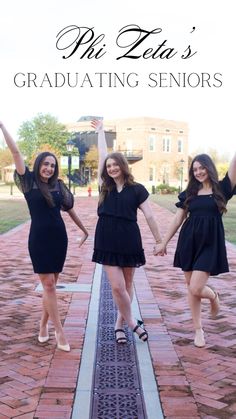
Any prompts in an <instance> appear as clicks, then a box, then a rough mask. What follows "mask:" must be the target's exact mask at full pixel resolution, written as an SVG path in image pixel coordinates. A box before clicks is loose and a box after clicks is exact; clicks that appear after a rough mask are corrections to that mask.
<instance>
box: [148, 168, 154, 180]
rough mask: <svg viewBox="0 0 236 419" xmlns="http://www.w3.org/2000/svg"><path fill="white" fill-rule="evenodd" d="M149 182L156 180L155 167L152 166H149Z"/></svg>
mask: <svg viewBox="0 0 236 419" xmlns="http://www.w3.org/2000/svg"><path fill="white" fill-rule="evenodd" d="M148 179H149V182H155V167H153V166H150V167H149V177H148Z"/></svg>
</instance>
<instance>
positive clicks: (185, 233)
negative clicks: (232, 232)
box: [154, 154, 236, 347]
mask: <svg viewBox="0 0 236 419" xmlns="http://www.w3.org/2000/svg"><path fill="white" fill-rule="evenodd" d="M235 185H236V155H235V156H234V158H233V159H232V161H231V163H230V166H229V170H228V173H227V174H226V176H225V177H224V179H223V180H221V181H219V180H218V174H217V171H216V167H215V165H214V163H213V161H212V160H211V158H210V157H209V156H208V155H207V154H199V155H198V156H196V157H195V158H194V159H193V161H192V163H191V166H190V169H189V182H188V185H187V188H186V190H185V191H184V192H181V193H180V195H179V202H177V203H176V207H177V211H176V214H175V216H174V218H173V221H172V223H171V225H170V227H169V229H168V231H167V233H166V235H165V237H164V239H163V242H162V243H161V244H159V245H157V246H156V248H155V250H154V254H156V255H161V256H163V255H164V254H166V246H167V243H168V242H169V241H170V240H171V238H172V237H173V236H174V234H175V233H176V232H177V230H178V228H179V227H180V226H181V224H182V223H183V221H184V223H183V225H182V228H181V230H180V234H179V238H178V243H177V248H176V252H175V257H174V266H176V267H180V268H181V269H182V270H183V271H184V276H185V280H186V283H187V289H188V300H189V305H190V309H191V312H192V318H193V325H194V328H195V338H194V344H195V346H197V347H203V346H205V337H204V331H203V329H202V320H201V299H202V298H206V299H208V300H209V301H210V304H211V315H212V317H213V318H215V317H216V316H217V314H218V312H219V308H220V303H219V295H218V293H217V292H216V291H214V290H213V289H212V288H211V287H210V286H209V285H207V281H208V278H209V276H210V275H218V274H220V273H224V272H228V270H229V267H228V261H227V255H226V247H225V236H224V227H223V222H222V215H223V214H224V213H225V212H226V205H227V201H228V200H229V199H230V198H231V197H232V196H233V194H235V192H236V190H235Z"/></svg>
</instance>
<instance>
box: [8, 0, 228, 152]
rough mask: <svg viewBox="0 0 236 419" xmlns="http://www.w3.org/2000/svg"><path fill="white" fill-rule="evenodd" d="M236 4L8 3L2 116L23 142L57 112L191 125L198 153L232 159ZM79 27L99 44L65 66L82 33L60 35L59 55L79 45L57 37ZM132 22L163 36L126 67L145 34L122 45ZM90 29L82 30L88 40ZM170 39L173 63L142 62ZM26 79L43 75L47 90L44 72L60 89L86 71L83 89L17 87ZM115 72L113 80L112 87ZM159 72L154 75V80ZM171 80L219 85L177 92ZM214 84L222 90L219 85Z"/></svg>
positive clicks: (71, 117)
mask: <svg viewBox="0 0 236 419" xmlns="http://www.w3.org/2000/svg"><path fill="white" fill-rule="evenodd" d="M233 6H234V2H233V0H228V1H227V2H225V3H222V1H219V0H215V1H213V0H208V1H207V2H206V1H205V0H199V1H198V2H193V1H191V0H180V1H178V2H177V1H176V0H166V1H156V0H155V1H152V0H151V1H148V0H147V1H145V2H143V1H141V0H128V1H124V0H119V2H111V1H104V0H102V1H99V2H98V1H95V0H83V1H75V0H67V2H65V1H64V0H53V1H50V0H41V1H38V2H36V1H34V2H32V1H30V0H21V1H18V0H13V1H9V2H4V5H2V6H1V14H0V46H1V66H0V67H1V68H0V91H1V104H0V119H1V120H3V121H4V122H5V124H6V125H7V127H8V128H9V130H10V131H11V132H12V133H13V135H15V136H16V133H17V130H18V128H19V126H20V125H21V123H22V122H23V121H26V120H29V119H31V118H33V117H34V116H35V115H36V114H37V113H39V112H40V113H50V114H52V115H54V116H56V117H57V118H58V119H59V121H60V122H63V123H66V122H74V121H76V120H77V119H78V118H79V117H80V116H82V115H102V116H103V117H104V119H111V118H123V117H135V116H151V117H157V118H164V119H172V120H182V121H185V122H187V123H188V124H189V141H190V151H193V150H196V149H197V148H198V147H200V148H202V149H203V150H205V151H207V150H208V149H209V148H214V149H218V150H219V152H220V153H228V154H230V155H231V154H232V153H233V152H234V151H235V138H234V136H233V135H234V132H235V128H234V126H233V123H234V114H235V106H234V99H235V93H236V92H235V73H234V69H235V66H234V65H233V63H235V58H234V54H235V47H234V40H235V39H236V36H235V23H234V21H233V19H234V11H233ZM72 25H73V26H77V27H87V28H93V31H94V37H93V40H91V41H90V43H89V42H87V44H86V45H85V44H84V45H80V46H79V47H78V49H77V50H76V51H75V53H74V54H73V55H72V56H71V57H70V58H67V59H63V58H62V56H63V55H65V56H68V55H69V54H70V53H71V52H72V48H74V46H75V43H74V41H75V34H76V33H77V34H78V32H76V30H74V31H72V32H70V34H68V35H63V36H62V37H61V39H60V40H59V41H58V44H57V45H58V47H59V48H62V47H64V48H65V47H66V46H68V45H69V44H71V47H70V48H69V47H68V48H65V49H64V50H59V49H58V48H57V47H56V42H57V40H58V37H57V34H58V33H59V32H60V31H62V33H63V29H64V28H65V27H68V26H72ZM127 25H136V26H139V27H140V28H141V29H143V30H146V31H152V30H154V29H161V30H162V31H161V32H158V33H156V34H151V35H149V36H148V37H147V38H146V39H145V40H143V42H142V43H140V45H139V46H138V47H136V48H135V49H134V50H133V52H132V54H134V55H136V56H138V55H141V57H140V58H138V59H130V58H121V59H119V60H117V58H118V57H119V56H121V55H124V54H125V53H127V51H128V49H129V48H128V44H132V43H134V42H135V39H136V41H137V33H136V35H135V33H134V32H132V33H130V34H129V35H127V34H125V35H121V36H120V38H119V40H118V43H119V46H118V45H117V36H118V34H119V31H120V30H121V28H124V27H125V26H127ZM193 28H195V29H193ZM84 32H85V29H81V31H80V37H81V36H82V34H83V33H84ZM102 34H103V35H104V38H103V39H101V40H100V43H99V44H97V45H96V46H95V51H94V53H97V54H98V55H101V58H98V59H95V58H91V59H88V58H86V56H85V57H84V58H82V59H81V56H82V54H83V53H85V50H86V48H87V47H88V46H89V45H90V44H91V42H93V41H94V39H95V38H97V37H99V36H100V35H102ZM86 36H87V38H86ZM142 36H143V35H142ZM88 37H89V33H88V34H87V35H84V42H85V40H86V41H87V40H88ZM135 37H136V38H135ZM99 39H100V38H99ZM164 41H165V44H163V46H162V49H161V50H160V51H161V52H162V53H163V54H165V53H164V50H165V49H166V48H173V49H174V50H173V51H172V53H173V54H174V52H175V53H176V54H175V55H173V57H171V58H169V59H166V58H163V59H160V58H152V57H150V58H145V59H144V58H143V57H142V55H143V54H144V53H145V51H147V50H149V52H148V53H146V56H149V55H151V53H150V50H151V49H153V51H155V50H156V49H157V48H158V46H159V45H160V44H161V43H162V42H164ZM188 45H190V46H191V52H192V54H193V53H194V52H196V53H195V54H193V56H192V57H191V58H189V59H182V58H181V55H182V54H183V53H184V50H185V49H186V48H187V47H188ZM121 46H123V48H121ZM99 49H101V51H100V53H99ZM103 53H104V55H103V56H102V54H103ZM166 54H167V52H166ZM17 73H24V74H27V73H35V74H36V84H37V85H41V84H42V80H43V79H44V77H45V76H44V75H45V73H47V75H48V77H49V80H50V83H51V84H52V85H53V83H54V77H55V76H54V75H55V73H61V74H62V75H61V76H60V78H59V79H58V83H62V79H63V77H66V75H67V73H69V74H70V77H71V81H72V82H73V83H74V80H75V77H76V73H78V86H77V87H69V86H63V87H60V88H59V87H58V88H56V87H54V86H53V87H50V86H49V84H50V83H49V82H48V81H44V83H43V87H33V85H31V87H17V86H16V85H15V84H14V77H15V76H16V74H17ZM95 73H106V74H104V75H103V76H99V75H96V74H95ZM108 73H111V80H110V81H109V76H108ZM114 73H116V74H117V75H119V76H120V77H121V78H122V77H123V73H124V78H125V87H121V86H119V84H117V87H114V81H113V77H114ZM133 73H135V74H133ZM151 73H155V75H153V74H152V76H151V79H150V76H149V75H150V74H151ZM159 73H166V75H165V76H162V87H160V86H159V85H158V86H155V87H154V85H155V84H156V83H157V82H158V83H159V77H160V76H159ZM169 73H172V74H174V75H175V76H176V77H178V74H179V73H180V78H181V80H183V73H185V77H188V76H189V75H191V76H190V78H189V81H190V84H192V85H195V84H196V83H197V80H198V78H199V79H201V77H202V76H201V74H202V73H207V74H209V75H210V76H209V77H210V79H209V84H210V85H211V87H209V86H208V85H207V83H206V82H205V85H204V86H205V87H200V85H199V86H196V87H191V86H190V85H189V84H188V83H187V86H186V87H183V86H182V85H181V87H177V86H174V85H173V87H170V81H169V77H170V76H169ZM192 73H195V75H192ZM216 73H219V74H221V75H220V76H219V75H218V76H217V77H218V79H220V81H216V80H214V74H216ZM86 74H87V76H86ZM99 77H103V78H102V87H99V85H100V84H101V79H100V78H99ZM127 77H128V79H129V82H130V84H131V85H132V86H133V85H134V84H135V82H136V83H137V86H136V87H130V86H129V85H128V83H127ZM204 77H206V75H205V76H204ZM88 78H89V79H88ZM24 80H25V77H23V76H22V77H21V76H17V77H16V82H17V84H18V85H21V84H22V83H23V81H24ZM44 80H45V79H44ZM109 83H110V84H111V87H110V86H109ZM182 83H183V82H182ZM213 83H215V84H216V85H217V86H219V85H220V87H214V86H213ZM149 84H150V86H149ZM91 85H92V86H91ZM82 86H83V87H82ZM233 112H234V114H233Z"/></svg>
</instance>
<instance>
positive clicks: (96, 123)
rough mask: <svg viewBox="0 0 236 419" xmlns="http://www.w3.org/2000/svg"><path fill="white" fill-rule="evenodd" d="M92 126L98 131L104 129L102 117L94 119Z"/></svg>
mask: <svg viewBox="0 0 236 419" xmlns="http://www.w3.org/2000/svg"><path fill="white" fill-rule="evenodd" d="M91 126H92V127H93V128H94V129H95V130H96V131H102V130H103V121H102V120H101V119H93V120H92V121H91Z"/></svg>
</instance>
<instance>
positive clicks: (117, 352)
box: [90, 271, 147, 419]
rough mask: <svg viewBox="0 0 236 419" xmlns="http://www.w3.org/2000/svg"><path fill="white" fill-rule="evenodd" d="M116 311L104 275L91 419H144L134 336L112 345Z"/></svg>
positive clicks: (113, 342) (129, 332)
mask: <svg viewBox="0 0 236 419" xmlns="http://www.w3.org/2000/svg"><path fill="white" fill-rule="evenodd" d="M116 312H117V310H116V307H115V304H114V302H113V298H112V293H111V288H110V284H109V282H108V280H107V278H106V274H105V272H104V271H103V274H102V282H101V291H100V305H99V317H98V330H97V350H96V358H95V364H94V375H93V388H92V398H91V406H90V419H147V414H146V410H145V404H144V399H143V394H142V388H141V379H140V374H139V368H138V360H137V354H136V348H135V340H134V337H133V333H132V332H131V331H130V330H129V329H128V328H126V329H125V331H126V336H127V339H128V342H127V344H123V345H122V344H117V343H116V342H115V335H114V324H115V320H116Z"/></svg>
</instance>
